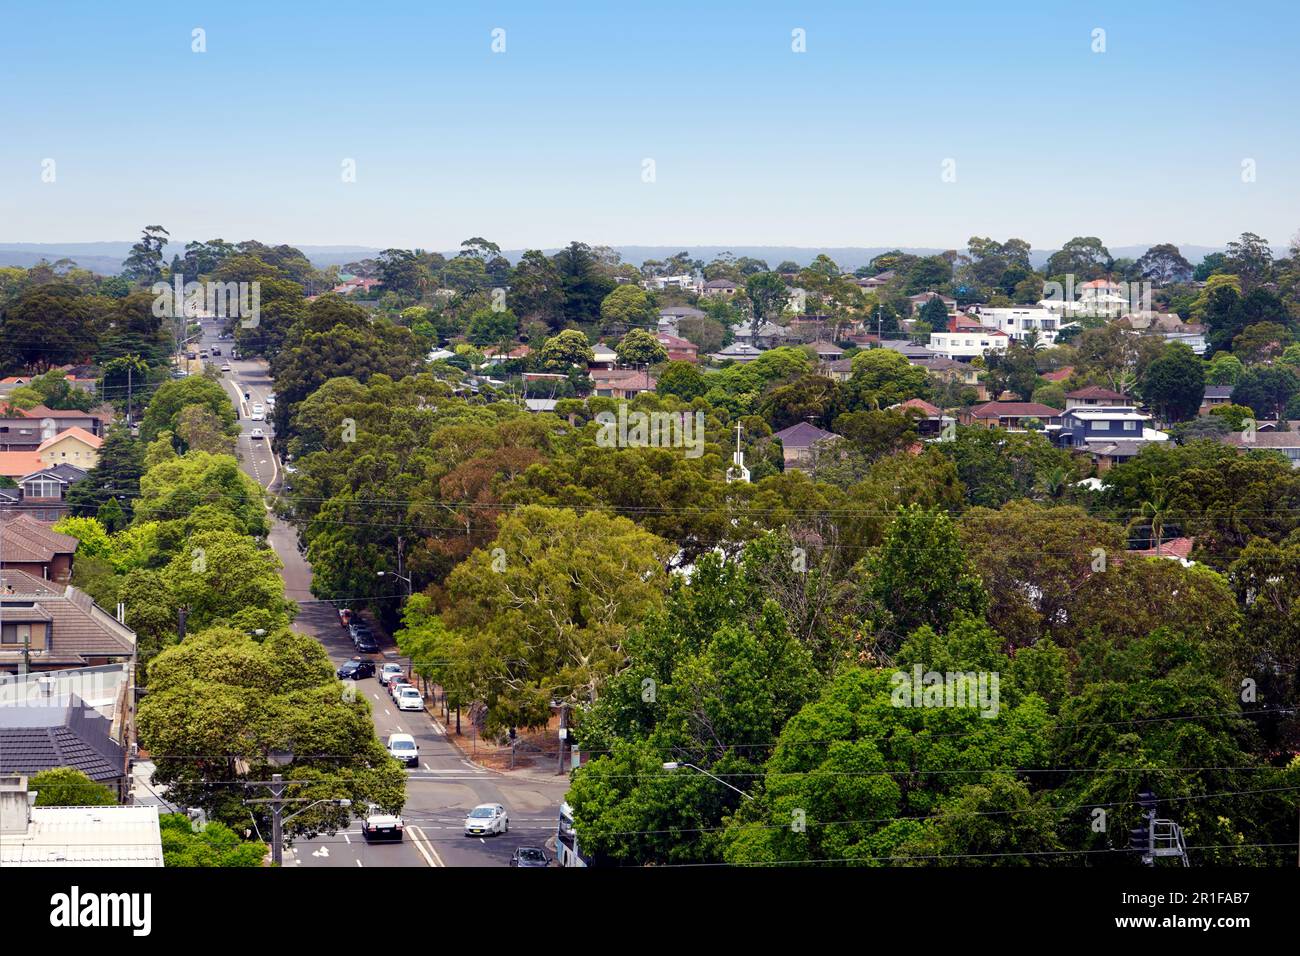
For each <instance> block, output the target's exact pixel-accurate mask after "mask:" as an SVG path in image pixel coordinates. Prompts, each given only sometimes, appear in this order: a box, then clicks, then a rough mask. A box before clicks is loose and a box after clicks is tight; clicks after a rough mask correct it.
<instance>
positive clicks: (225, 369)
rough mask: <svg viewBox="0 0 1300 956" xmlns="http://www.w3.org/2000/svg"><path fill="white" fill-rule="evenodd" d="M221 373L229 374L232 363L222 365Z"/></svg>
mask: <svg viewBox="0 0 1300 956" xmlns="http://www.w3.org/2000/svg"><path fill="white" fill-rule="evenodd" d="M221 371H223V372H229V371H230V363H229V362H222V363H221Z"/></svg>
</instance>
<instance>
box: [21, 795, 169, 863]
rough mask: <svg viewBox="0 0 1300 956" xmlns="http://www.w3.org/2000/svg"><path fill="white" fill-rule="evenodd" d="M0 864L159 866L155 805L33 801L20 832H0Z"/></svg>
mask: <svg viewBox="0 0 1300 956" xmlns="http://www.w3.org/2000/svg"><path fill="white" fill-rule="evenodd" d="M0 865H5V866H13V867H16V866H25V867H32V866H40V867H47V866H57V867H86V866H149V867H160V866H162V865H163V852H162V830H161V828H160V826H159V823H158V808H157V807H154V806H131V807H32V809H31V822H30V823H29V824H28V826H27V832H26V833H25V834H21V835H19V834H5V835H4V836H3V837H0Z"/></svg>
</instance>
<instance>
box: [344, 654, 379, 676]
mask: <svg viewBox="0 0 1300 956" xmlns="http://www.w3.org/2000/svg"><path fill="white" fill-rule="evenodd" d="M337 673H338V678H339V680H361V679H362V678H364V677H374V676H375V662H374V661H368V660H366V659H364V658H361V657H354V658H352V660H350V661H347V662H346V663H345V664H344V665H343V666H342V667H340V668H339V669H338V672H337Z"/></svg>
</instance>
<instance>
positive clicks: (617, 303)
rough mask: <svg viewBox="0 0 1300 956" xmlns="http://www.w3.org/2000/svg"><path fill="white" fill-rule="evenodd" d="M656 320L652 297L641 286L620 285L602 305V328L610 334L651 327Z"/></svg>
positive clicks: (606, 297)
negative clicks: (651, 302)
mask: <svg viewBox="0 0 1300 956" xmlns="http://www.w3.org/2000/svg"><path fill="white" fill-rule="evenodd" d="M654 318H655V313H654V309H652V308H651V305H650V297H649V296H648V295H646V292H645V290H644V289H642V288H641V287H640V286H639V285H633V284H631V283H627V284H624V285H620V286H618V287H616V288H615V289H614V291H613V292H611V293H610V294H609V295H607V296H605V298H604V299H603V300H602V301H601V303H600V321H601V326H602V328H604V329H605V330H606V331H608V332H615V333H617V332H621V331H623V330H624V329H637V328H643V327H645V326H649V325H651V324H652V323H653V322H654Z"/></svg>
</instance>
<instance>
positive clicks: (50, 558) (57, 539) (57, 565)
mask: <svg viewBox="0 0 1300 956" xmlns="http://www.w3.org/2000/svg"><path fill="white" fill-rule="evenodd" d="M78 544H79V542H78V541H77V539H76V538H74V537H72V535H69V534H59V533H58V532H57V531H52V530H50V528H49V526H48V525H44V524H42V523H41V522H40V521H38V520H37V519H36V518H34V517H33V516H32V515H31V514H29V513H23V512H20V513H18V514H13V515H10V514H8V513H3V512H0V571H10V570H16V571H24V572H26V573H27V574H30V575H32V576H34V577H36V578H39V579H42V580H46V581H54V582H56V583H59V584H66V583H67V582H68V581H70V580H71V579H72V557H73V555H74V554H76V552H77V545H78Z"/></svg>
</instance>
